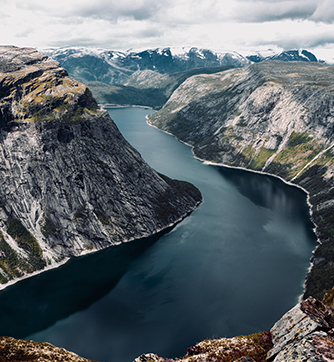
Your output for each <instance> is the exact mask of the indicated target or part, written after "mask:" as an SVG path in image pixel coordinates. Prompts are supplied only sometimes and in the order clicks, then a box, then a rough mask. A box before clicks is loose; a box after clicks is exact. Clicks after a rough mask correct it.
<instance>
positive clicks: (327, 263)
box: [149, 61, 334, 298]
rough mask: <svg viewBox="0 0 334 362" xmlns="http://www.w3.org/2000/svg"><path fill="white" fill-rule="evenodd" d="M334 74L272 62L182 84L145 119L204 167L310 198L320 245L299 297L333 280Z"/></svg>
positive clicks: (333, 71) (333, 69)
mask: <svg viewBox="0 0 334 362" xmlns="http://www.w3.org/2000/svg"><path fill="white" fill-rule="evenodd" d="M333 81H334V67H332V66H325V65H321V64H319V63H305V62H290V63H285V62H279V61H270V62H263V63H258V64H253V65H251V66H249V67H246V68H241V69H233V70H228V71H225V72H221V73H217V74H214V75H197V76H194V77H191V78H189V79H187V80H186V81H185V82H184V83H183V84H182V85H181V86H180V87H179V88H178V89H177V90H176V91H175V92H174V93H173V94H172V96H171V97H170V99H169V101H168V102H167V103H166V104H165V106H164V107H163V108H162V109H161V110H160V111H159V112H158V113H156V114H154V115H152V116H151V117H150V120H149V122H150V123H151V124H152V125H155V126H156V127H158V128H160V129H162V130H165V131H167V132H170V133H172V134H174V135H176V136H177V137H178V138H179V139H180V140H182V141H184V142H187V143H188V144H190V145H192V146H193V151H194V154H195V155H196V156H197V157H198V158H200V159H202V160H206V161H210V162H214V163H218V164H226V165H231V166H236V167H245V168H247V169H251V170H257V171H262V172H268V173H271V174H275V175H278V176H280V177H282V178H284V179H285V180H287V181H292V182H294V183H295V184H297V185H300V186H302V187H303V188H304V189H306V190H307V191H308V192H309V200H310V202H311V204H312V218H313V220H314V222H315V224H316V226H317V235H318V237H319V241H321V243H322V244H321V245H320V246H319V247H318V248H317V249H316V251H315V255H314V258H313V264H312V265H313V267H312V271H311V274H310V275H309V276H308V279H307V284H306V292H305V297H307V296H309V295H313V296H314V297H318V298H322V297H323V295H324V293H325V292H326V290H329V289H331V288H332V287H333V284H334V282H333V280H334V264H333V263H334V230H333V226H332V225H333V214H334V196H333V186H334V182H333V174H334V158H333V148H332V147H333V146H334V132H333V131H334V88H333V84H334V83H333Z"/></svg>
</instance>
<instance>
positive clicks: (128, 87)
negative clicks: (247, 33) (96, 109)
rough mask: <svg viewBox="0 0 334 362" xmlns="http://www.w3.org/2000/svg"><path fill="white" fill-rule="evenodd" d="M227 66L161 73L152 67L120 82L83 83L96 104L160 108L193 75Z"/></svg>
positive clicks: (219, 69)
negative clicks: (117, 83) (89, 90)
mask: <svg viewBox="0 0 334 362" xmlns="http://www.w3.org/2000/svg"><path fill="white" fill-rule="evenodd" d="M230 68H231V66H228V65H221V66H218V67H207V68H194V69H190V70H186V71H184V72H177V73H168V74H161V73H158V72H155V71H153V70H148V69H147V70H137V71H136V72H135V73H133V74H132V75H131V76H130V77H129V78H128V79H127V80H126V82H125V83H124V84H123V85H108V84H105V83H102V82H87V85H88V86H89V88H90V89H91V91H92V93H93V95H94V98H95V99H96V100H97V101H98V103H99V104H112V105H115V104H116V105H138V106H148V107H152V108H154V109H160V108H161V107H162V106H163V105H164V104H165V103H166V102H167V100H168V98H169V97H170V96H171V94H172V93H173V91H174V90H175V89H176V88H177V87H178V86H179V85H180V84H181V83H182V82H184V81H185V80H186V79H187V78H189V77H191V76H192V75H195V74H212V73H216V72H219V71H223V70H227V69H230Z"/></svg>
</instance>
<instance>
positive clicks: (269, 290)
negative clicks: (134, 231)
mask: <svg viewBox="0 0 334 362" xmlns="http://www.w3.org/2000/svg"><path fill="white" fill-rule="evenodd" d="M109 112H110V115H111V116H112V118H113V119H114V120H115V121H116V123H117V125H118V127H119V128H120V130H121V132H122V133H123V135H124V136H125V137H126V138H127V139H128V140H129V142H130V143H131V144H132V145H134V147H136V148H137V150H138V151H139V152H140V153H141V154H142V156H143V157H144V158H145V159H146V161H147V162H148V163H149V164H150V165H151V166H152V167H153V168H155V169H156V170H158V171H159V172H163V173H165V174H167V175H168V176H170V177H172V178H177V179H182V180H187V181H190V182H192V183H193V184H195V185H196V186H197V187H198V188H199V189H200V190H201V192H202V194H203V198H204V200H203V203H202V204H201V205H200V206H199V207H198V208H197V209H196V210H195V211H194V212H193V213H192V214H191V215H190V216H189V217H188V218H186V219H185V220H184V221H183V222H182V223H180V224H179V225H177V227H175V228H174V229H173V230H171V231H170V232H169V233H168V234H164V235H161V236H160V238H158V237H157V238H149V239H146V240H141V241H136V242H134V243H130V244H126V245H121V246H119V247H115V248H110V249H109V250H103V251H101V252H98V253H94V254H92V255H88V256H84V257H82V258H78V259H75V260H72V261H71V262H69V263H67V264H66V265H64V266H63V267H60V268H58V269H56V270H52V271H49V272H46V273H43V274H41V275H39V276H36V277H33V278H30V279H27V280H24V281H22V282H20V283H17V284H16V285H14V286H12V287H9V288H7V289H5V290H4V291H2V292H1V293H0V320H1V325H0V335H12V336H14V337H18V338H27V339H33V340H38V341H48V342H50V343H53V344H55V345H57V346H60V347H64V348H66V349H68V350H71V351H74V352H76V353H78V354H80V355H81V356H83V357H87V358H91V359H95V360H99V361H108V362H131V361H133V359H134V358H135V357H137V356H139V355H140V354H142V353H148V352H154V353H158V354H161V355H162V356H164V357H170V358H172V357H176V356H182V355H184V354H185V352H186V348H187V347H189V346H191V345H193V344H195V343H196V342H198V341H200V340H202V339H205V338H212V337H217V336H219V337H224V336H227V337H230V336H234V335H240V334H249V333H254V332H259V331H262V330H269V329H270V328H271V326H272V325H273V323H275V322H276V320H277V319H278V318H280V317H281V315H282V314H284V313H285V312H286V311H287V310H288V309H290V308H291V307H292V306H293V305H294V304H295V303H296V302H297V301H298V297H299V296H300V294H302V291H303V289H302V284H303V281H304V277H305V275H306V272H307V268H308V266H309V258H310V257H311V251H312V250H313V249H314V248H315V236H314V234H313V233H312V224H311V223H310V221H309V215H308V208H307V205H306V196H305V194H304V193H303V192H302V191H301V190H300V189H297V188H295V187H291V186H288V185H286V184H284V183H283V182H281V181H280V180H278V179H276V178H273V177H267V176H264V175H258V174H255V173H250V172H246V171H241V170H233V169H228V168H222V167H216V166H209V165H204V164H202V163H201V162H199V161H197V160H195V159H194V158H193V156H192V154H191V150H190V148H189V147H188V146H186V145H184V144H182V143H180V142H178V141H177V140H176V139H175V138H174V137H172V136H169V135H167V134H165V133H162V132H160V131H158V130H156V129H154V128H152V127H149V126H147V125H146V121H145V115H146V114H148V113H150V112H151V111H150V110H145V109H142V108H126V109H111V110H109Z"/></svg>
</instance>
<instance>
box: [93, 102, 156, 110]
mask: <svg viewBox="0 0 334 362" xmlns="http://www.w3.org/2000/svg"><path fill="white" fill-rule="evenodd" d="M98 106H99V107H101V108H104V109H107V108H144V109H152V110H155V109H154V108H152V107H149V106H136V105H133V104H123V105H121V104H112V103H101V104H100V103H99V104H98Z"/></svg>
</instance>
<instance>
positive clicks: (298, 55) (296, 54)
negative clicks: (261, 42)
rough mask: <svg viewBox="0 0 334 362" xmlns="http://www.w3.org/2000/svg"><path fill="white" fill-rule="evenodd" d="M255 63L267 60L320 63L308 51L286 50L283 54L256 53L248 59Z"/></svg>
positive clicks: (272, 52) (270, 52) (271, 52)
mask: <svg viewBox="0 0 334 362" xmlns="http://www.w3.org/2000/svg"><path fill="white" fill-rule="evenodd" d="M246 58H247V59H248V60H250V61H251V62H254V63H259V62H262V61H265V60H282V61H285V62H293V61H302V62H318V59H317V57H316V56H315V55H314V54H312V53H311V52H309V51H307V50H286V51H283V52H281V53H278V54H277V53H275V52H274V51H270V49H269V50H268V51H266V52H261V53H260V52H255V53H254V54H250V55H248V56H247V57H246Z"/></svg>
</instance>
